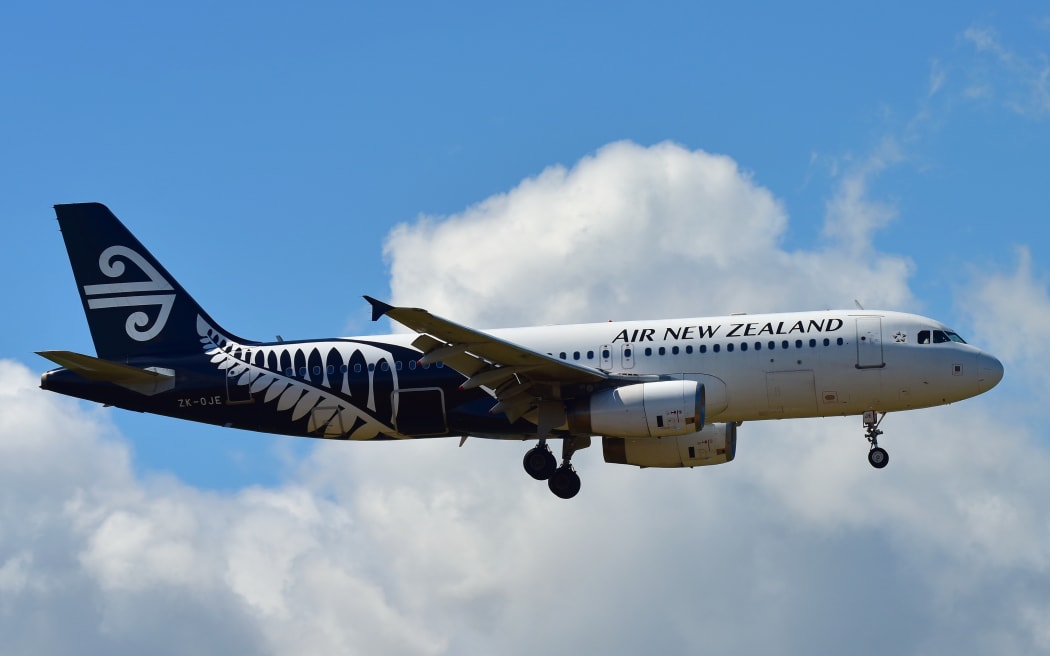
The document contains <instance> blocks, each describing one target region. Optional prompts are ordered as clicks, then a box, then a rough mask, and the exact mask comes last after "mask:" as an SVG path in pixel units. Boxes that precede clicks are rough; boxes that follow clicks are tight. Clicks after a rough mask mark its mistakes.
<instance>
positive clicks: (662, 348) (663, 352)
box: [660, 346, 667, 355]
mask: <svg viewBox="0 0 1050 656" xmlns="http://www.w3.org/2000/svg"><path fill="white" fill-rule="evenodd" d="M660 355H667V349H665V348H664V347H662V346H661V347H660Z"/></svg>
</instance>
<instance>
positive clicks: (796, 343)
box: [795, 339, 802, 348]
mask: <svg viewBox="0 0 1050 656" xmlns="http://www.w3.org/2000/svg"><path fill="white" fill-rule="evenodd" d="M795 348H802V340H801V339H796V340H795Z"/></svg>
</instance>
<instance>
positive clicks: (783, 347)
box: [780, 339, 791, 349]
mask: <svg viewBox="0 0 1050 656" xmlns="http://www.w3.org/2000/svg"><path fill="white" fill-rule="evenodd" d="M789 346H791V345H790V344H788V341H787V340H786V339H785V340H784V341H782V342H780V348H782V349H786V348H788V347H789Z"/></svg>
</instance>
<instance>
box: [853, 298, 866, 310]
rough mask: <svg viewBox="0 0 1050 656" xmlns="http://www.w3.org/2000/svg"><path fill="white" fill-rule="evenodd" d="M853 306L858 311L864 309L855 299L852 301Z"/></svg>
mask: <svg viewBox="0 0 1050 656" xmlns="http://www.w3.org/2000/svg"><path fill="white" fill-rule="evenodd" d="M853 304H854V305H856V306H857V309H858V310H863V309H864V306H863V305H861V304H860V301H858V300H857V299H853Z"/></svg>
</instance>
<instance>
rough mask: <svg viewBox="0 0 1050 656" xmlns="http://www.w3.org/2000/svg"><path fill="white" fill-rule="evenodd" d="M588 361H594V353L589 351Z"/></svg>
mask: <svg viewBox="0 0 1050 656" xmlns="http://www.w3.org/2000/svg"><path fill="white" fill-rule="evenodd" d="M587 359H588V360H593V359H594V351H587Z"/></svg>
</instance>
